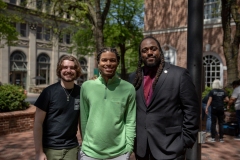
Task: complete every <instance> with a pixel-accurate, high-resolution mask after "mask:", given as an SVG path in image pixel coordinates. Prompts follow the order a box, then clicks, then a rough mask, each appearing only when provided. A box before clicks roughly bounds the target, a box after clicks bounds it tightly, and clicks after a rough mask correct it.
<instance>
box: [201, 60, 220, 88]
mask: <svg viewBox="0 0 240 160" xmlns="http://www.w3.org/2000/svg"><path fill="white" fill-rule="evenodd" d="M203 66H204V72H205V75H204V76H205V85H206V86H208V87H211V84H212V82H213V81H214V80H215V79H219V80H220V81H221V82H222V72H223V70H222V63H221V61H220V59H219V58H218V57H216V56H215V55H205V56H204V57H203Z"/></svg>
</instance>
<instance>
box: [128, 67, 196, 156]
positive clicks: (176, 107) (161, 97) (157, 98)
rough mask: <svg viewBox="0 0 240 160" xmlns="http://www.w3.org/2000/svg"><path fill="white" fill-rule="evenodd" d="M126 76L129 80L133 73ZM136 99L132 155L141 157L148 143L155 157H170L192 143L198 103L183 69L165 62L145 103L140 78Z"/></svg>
mask: <svg viewBox="0 0 240 160" xmlns="http://www.w3.org/2000/svg"><path fill="white" fill-rule="evenodd" d="M129 78H130V79H129V80H130V82H131V83H133V81H134V78H135V73H132V74H131V75H130V77H129ZM136 101H137V128H136V131H137V133H136V145H135V152H136V153H135V154H137V155H138V156H140V157H143V156H144V155H145V153H146V148H147V142H148V144H149V147H150V150H151V152H152V154H153V156H154V157H155V158H156V159H174V158H176V157H179V156H181V155H183V154H184V153H185V149H186V148H191V147H192V146H193V144H194V142H195V141H196V138H197V133H198V127H199V126H198V124H199V116H200V115H199V111H200V109H199V108H200V103H199V102H198V97H197V93H196V90H195V86H194V84H193V82H192V79H191V77H190V75H189V73H188V71H187V70H186V69H184V68H181V67H177V66H174V65H171V64H169V63H166V64H165V67H164V69H163V72H162V74H161V76H160V78H159V80H158V82H157V85H156V88H155V90H154V91H153V95H152V99H151V101H150V103H149V106H146V102H145V99H144V92H143V81H142V85H141V87H140V88H139V89H138V90H137V94H136Z"/></svg>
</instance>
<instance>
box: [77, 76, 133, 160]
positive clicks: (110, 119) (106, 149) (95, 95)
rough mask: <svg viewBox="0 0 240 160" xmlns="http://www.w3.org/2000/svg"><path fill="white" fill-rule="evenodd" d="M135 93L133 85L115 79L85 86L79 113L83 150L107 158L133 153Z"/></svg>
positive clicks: (82, 89) (87, 153)
mask: <svg viewBox="0 0 240 160" xmlns="http://www.w3.org/2000/svg"><path fill="white" fill-rule="evenodd" d="M135 96H136V92H135V89H134V87H133V85H132V84H130V83H128V82H126V81H124V80H121V79H120V78H118V76H116V75H115V76H114V77H113V78H112V79H109V80H108V83H107V84H106V83H105V81H104V79H103V78H102V77H101V76H100V77H98V78H97V79H96V80H89V81H86V82H84V83H83V84H82V87H81V94H80V114H81V132H82V138H83V142H82V151H83V152H84V153H85V154H86V155H87V156H89V157H93V158H98V159H106V158H113V157H117V156H120V155H122V154H124V153H127V152H131V151H132V150H133V143H134V137H135V135H136V133H135V127H136V101H135V98H136V97H135Z"/></svg>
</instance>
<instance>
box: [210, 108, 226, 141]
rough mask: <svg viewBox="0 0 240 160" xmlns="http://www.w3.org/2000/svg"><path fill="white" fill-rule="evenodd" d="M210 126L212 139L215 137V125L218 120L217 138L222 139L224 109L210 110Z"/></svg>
mask: <svg viewBox="0 0 240 160" xmlns="http://www.w3.org/2000/svg"><path fill="white" fill-rule="evenodd" d="M211 118H212V125H211V134H212V138H215V136H216V125H217V120H218V125H219V138H220V139H222V138H223V123H224V109H214V108H212V113H211Z"/></svg>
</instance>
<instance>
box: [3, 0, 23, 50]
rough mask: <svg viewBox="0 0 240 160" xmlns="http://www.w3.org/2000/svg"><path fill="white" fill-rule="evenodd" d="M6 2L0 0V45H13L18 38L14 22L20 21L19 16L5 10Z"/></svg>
mask: <svg viewBox="0 0 240 160" xmlns="http://www.w3.org/2000/svg"><path fill="white" fill-rule="evenodd" d="M6 9H7V4H6V3H5V2H3V1H2V0H0V47H3V46H4V45H14V44H15V42H16V41H17V40H18V32H17V31H16V27H15V26H14V23H16V22H20V20H21V19H20V18H19V17H18V16H16V15H13V14H9V13H8V12H7V10H6Z"/></svg>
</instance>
